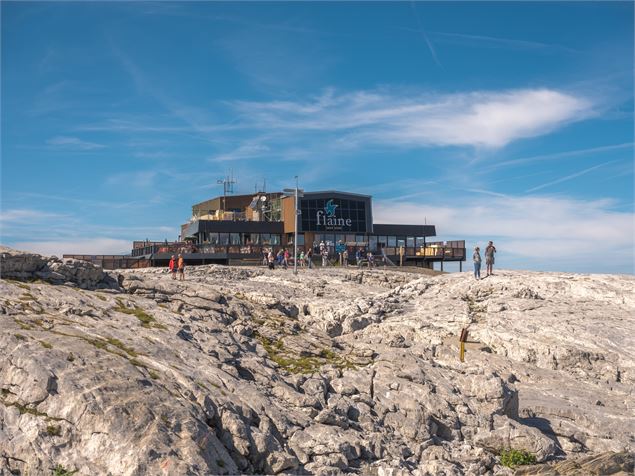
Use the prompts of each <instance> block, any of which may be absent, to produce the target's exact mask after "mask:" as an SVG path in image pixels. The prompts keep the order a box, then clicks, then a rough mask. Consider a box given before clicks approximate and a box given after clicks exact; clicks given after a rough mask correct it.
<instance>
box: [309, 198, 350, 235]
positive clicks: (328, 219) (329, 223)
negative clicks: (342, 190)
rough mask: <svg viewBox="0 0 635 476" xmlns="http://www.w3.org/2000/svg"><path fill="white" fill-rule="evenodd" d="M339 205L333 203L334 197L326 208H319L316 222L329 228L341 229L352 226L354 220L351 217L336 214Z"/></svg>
mask: <svg viewBox="0 0 635 476" xmlns="http://www.w3.org/2000/svg"><path fill="white" fill-rule="evenodd" d="M337 207H338V205H336V204H335V203H333V199H331V200H329V201H328V202H326V204H325V205H324V210H318V211H317V213H316V217H315V218H316V224H317V225H318V226H324V227H325V229H327V230H341V229H342V228H343V227H348V228H350V227H351V226H352V225H353V220H351V219H350V218H338V217H337V216H335V209H336V208H337Z"/></svg>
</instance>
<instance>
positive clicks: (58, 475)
mask: <svg viewBox="0 0 635 476" xmlns="http://www.w3.org/2000/svg"><path fill="white" fill-rule="evenodd" d="M77 471H78V470H77V469H74V470H73V471H71V470H69V469H66V468H65V467H64V466H62V465H61V464H58V465H57V466H55V468H53V476H71V475H73V474H75V473H76V472H77Z"/></svg>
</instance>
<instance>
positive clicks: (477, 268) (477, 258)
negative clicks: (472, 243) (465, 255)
mask: <svg viewBox="0 0 635 476" xmlns="http://www.w3.org/2000/svg"><path fill="white" fill-rule="evenodd" d="M480 250H481V249H480V248H479V247H478V246H477V247H475V248H474V254H473V255H472V260H473V261H474V277H475V278H476V279H481V253H480Z"/></svg>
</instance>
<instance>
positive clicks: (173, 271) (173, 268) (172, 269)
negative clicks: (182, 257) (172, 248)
mask: <svg viewBox="0 0 635 476" xmlns="http://www.w3.org/2000/svg"><path fill="white" fill-rule="evenodd" d="M168 267H169V268H170V275H171V276H172V279H176V261H175V260H174V255H172V257H171V258H170V264H169V265H168Z"/></svg>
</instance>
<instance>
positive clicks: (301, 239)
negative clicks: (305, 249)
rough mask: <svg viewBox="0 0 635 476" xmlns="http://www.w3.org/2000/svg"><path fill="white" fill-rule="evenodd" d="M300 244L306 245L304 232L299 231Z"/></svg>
mask: <svg viewBox="0 0 635 476" xmlns="http://www.w3.org/2000/svg"><path fill="white" fill-rule="evenodd" d="M298 246H304V234H303V233H298Z"/></svg>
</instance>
